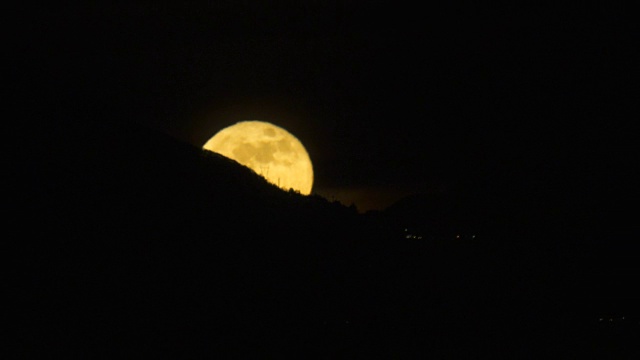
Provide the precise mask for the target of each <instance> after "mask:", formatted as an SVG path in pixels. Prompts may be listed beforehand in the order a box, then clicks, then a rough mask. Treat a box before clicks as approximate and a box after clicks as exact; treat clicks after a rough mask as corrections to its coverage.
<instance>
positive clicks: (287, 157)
mask: <svg viewBox="0 0 640 360" xmlns="http://www.w3.org/2000/svg"><path fill="white" fill-rule="evenodd" d="M203 147H204V149H206V150H211V151H214V152H217V153H220V154H222V155H224V156H226V157H229V158H231V159H233V160H236V161H237V162H239V163H240V164H242V165H245V166H247V167H249V168H251V169H252V170H253V171H255V172H256V173H258V174H260V175H262V176H263V177H265V178H266V179H267V180H268V181H269V182H271V183H273V184H276V185H278V186H279V187H281V188H283V189H285V190H289V189H294V190H297V191H299V192H300V193H302V194H306V195H308V194H310V193H311V188H312V186H313V166H312V164H311V159H310V158H309V154H308V153H307V151H306V149H305V148H304V146H303V145H302V143H300V141H299V140H298V139H297V138H296V137H295V136H293V135H291V134H290V133H289V132H287V131H286V130H285V129H283V128H281V127H278V126H276V125H273V124H270V123H268V122H263V121H241V122H238V123H236V124H235V125H232V126H229V127H227V128H224V129H222V130H220V131H219V132H218V133H217V134H215V135H214V136H213V137H212V138H211V139H209V141H207V143H206V144H205V145H204V146H203Z"/></svg>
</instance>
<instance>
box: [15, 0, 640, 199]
mask: <svg viewBox="0 0 640 360" xmlns="http://www.w3.org/2000/svg"><path fill="white" fill-rule="evenodd" d="M627 13H628V12H627V11H626V10H625V9H623V8H615V9H612V8H598V7H595V6H594V7H587V5H580V6H576V7H572V8H569V7H553V6H550V7H544V6H538V7H524V6H517V5H513V4H511V3H509V2H505V4H503V5H502V6H496V7H491V8H489V7H485V6H482V5H480V4H477V3H475V2H469V3H466V4H457V5H442V4H439V5H432V6H421V7H414V6H409V5H407V4H403V3H399V2H391V1H383V2H374V1H370V2H357V1H301V2H289V1H286V2H253V1H228V2H227V1H216V2H211V3H208V4H205V3H200V4H197V5H196V4H190V5H188V4H182V3H179V4H176V5H173V6H167V5H158V4H153V3H150V2H149V3H137V4H135V5H134V4H128V3H124V4H110V5H84V7H80V8H71V7H69V8H49V9H44V8H38V9H31V10H25V13H24V15H26V16H27V19H29V20H28V21H22V20H20V21H17V23H16V25H15V27H14V32H15V33H16V34H17V35H18V36H16V37H15V39H14V42H15V43H14V44H13V45H16V46H17V49H18V50H17V51H16V54H17V55H18V57H19V58H18V61H17V63H18V64H19V70H20V71H16V73H17V75H18V81H17V82H16V86H15V89H16V93H17V94H19V95H23V96H21V97H20V99H21V100H22V101H26V102H27V103H26V104H24V105H23V109H33V108H38V109H47V110H46V111H49V112H51V113H54V112H59V114H61V117H65V116H66V115H68V114H69V113H71V112H73V114H75V115H77V116H75V118H74V119H83V120H80V121H87V122H91V121H95V122H109V121H120V122H129V121H130V122H135V123H140V124H143V125H145V126H148V127H150V128H153V129H158V130H160V131H162V132H165V133H167V134H169V135H171V136H173V137H175V138H177V139H180V140H182V141H185V142H188V143H191V144H193V145H195V146H202V144H204V142H206V140H208V139H209V138H210V137H211V136H212V135H214V134H215V133H216V132H217V131H218V130H220V129H222V128H223V127H225V126H228V125H230V124H233V123H235V122H237V121H241V120H252V119H258V120H264V121H269V122H272V123H274V124H277V125H279V126H282V127H284V128H285V129H287V130H289V131H290V132H291V133H293V134H294V135H296V136H297V137H298V138H299V139H300V140H301V141H302V143H303V144H304V145H305V146H306V148H307V150H308V152H309V154H310V156H311V159H312V161H313V164H314V171H315V184H314V192H315V193H318V194H320V195H322V196H325V197H327V198H329V199H337V200H340V201H341V202H343V203H345V204H346V205H349V204H350V203H355V204H356V205H357V207H358V209H359V210H361V211H365V210H369V209H382V208H384V207H386V206H388V205H389V204H391V203H393V202H394V201H396V200H398V199H399V198H401V197H403V196H405V195H407V194H413V193H437V192H446V191H457V189H470V188H473V187H474V186H476V184H483V183H487V182H492V181H498V180H497V179H499V181H503V182H507V183H508V182H509V181H522V179H527V178H531V177H535V176H541V177H542V178H543V179H542V180H541V181H542V183H544V184H547V185H549V184H551V185H549V186H552V187H553V186H555V187H556V188H561V189H565V190H562V191H565V192H572V191H573V192H574V193H575V198H582V197H584V196H585V195H588V196H600V197H602V198H606V197H607V196H608V195H604V194H605V192H606V191H607V189H611V188H619V187H620V186H621V184H620V183H621V182H625V181H627V182H630V180H629V179H628V178H627V177H626V175H625V174H630V173H631V171H630V170H629V166H628V165H629V162H630V161H632V160H633V156H632V155H631V154H632V153H633V152H632V151H631V148H630V147H629V145H630V144H631V133H630V130H629V129H630V127H628V125H626V124H628V121H629V120H631V119H633V118H634V116H635V115H634V112H633V111H632V107H633V106H632V104H631V103H632V100H635V99H634V98H632V97H631V95H630V94H632V92H631V91H630V90H631V89H632V88H633V87H634V86H635V87H637V85H636V84H635V82H634V81H633V80H632V79H631V77H630V73H631V68H632V67H633V66H635V64H633V60H632V56H631V55H632V53H633V52H634V51H635V50H634V47H637V43H634V42H633V41H632V36H631V35H630V34H631V26H630V22H629V21H626V18H625V16H626V14H627ZM34 104H36V105H37V106H35V107H34V106H33V105H34ZM71 108H73V111H71V110H69V109H71ZM23 112H26V113H28V111H23ZM78 114H81V115H78ZM71 117H73V116H71ZM67 118H70V117H69V116H67ZM636 118H637V117H636ZM85 119H86V120H85ZM29 131H34V130H33V129H31V130H28V131H27V132H26V133H25V134H23V135H24V136H25V137H29V136H30V135H31V134H30V133H29ZM513 173H517V174H519V175H518V176H519V177H515V176H514V175H513ZM544 176H547V177H548V178H544ZM510 179H511V180H510ZM559 179H560V180H559ZM556 190H557V189H556ZM558 191H560V190H558ZM594 194H595V195H594Z"/></svg>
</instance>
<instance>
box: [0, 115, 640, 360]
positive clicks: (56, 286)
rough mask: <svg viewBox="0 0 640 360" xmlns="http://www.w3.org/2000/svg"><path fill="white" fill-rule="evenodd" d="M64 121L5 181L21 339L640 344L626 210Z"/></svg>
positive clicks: (115, 351)
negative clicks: (350, 191) (403, 178)
mask: <svg viewBox="0 0 640 360" xmlns="http://www.w3.org/2000/svg"><path fill="white" fill-rule="evenodd" d="M51 130H52V131H51V132H44V131H43V134H44V135H43V136H42V137H41V138H38V139H37V141H35V142H34V143H33V146H30V147H29V150H24V152H23V153H21V154H19V156H18V157H16V158H15V160H14V161H15V164H14V166H15V170H13V171H12V172H11V180H13V182H11V184H12V185H11V188H8V189H5V190H6V191H8V192H9V193H11V194H10V195H11V196H10V198H11V199H12V201H11V202H10V203H9V205H10V207H11V208H12V211H10V215H8V219H9V224H10V227H9V228H8V229H6V232H5V236H3V237H4V239H5V240H4V242H5V244H8V245H10V248H9V249H10V251H7V254H8V255H9V257H10V258H11V259H10V262H9V264H11V267H10V271H9V273H8V274H9V279H10V280H9V282H8V283H6V284H5V288H6V289H8V294H7V297H8V298H9V299H10V300H11V301H10V302H11V306H10V307H6V308H5V309H6V310H8V312H10V313H11V318H12V320H11V321H10V322H7V323H5V326H7V328H8V330H9V333H10V335H11V336H10V338H11V347H10V349H11V350H15V351H16V355H18V356H19V357H33V356H43V357H48V358H50V357H58V356H60V357H63V356H64V357H72V358H85V357H90V358H93V357H96V356H105V357H109V358H114V357H116V356H124V357H141V356H153V355H161V354H162V355H164V354H168V355H171V356H173V357H183V358H189V357H194V358H195V357H217V356H221V357H233V358H273V357H276V356H292V357H293V356H296V357H298V358H320V359H325V358H434V357H435V358H441V357H447V358H469V359H470V358H482V359H484V358H487V359H496V358H505V359H523V358H530V359H546V358H562V359H569V358H575V359H584V358H601V359H622V358H635V355H637V354H638V346H639V343H638V340H639V339H640V337H639V331H638V330H639V328H640V325H639V324H638V322H639V321H640V318H638V317H636V316H637V315H638V312H637V310H638V306H637V302H638V300H639V299H638V297H637V295H635V294H634V290H635V287H637V284H638V282H637V279H638V265H637V259H638V258H637V257H636V256H635V255H637V254H636V253H634V252H633V251H635V248H633V247H629V246H627V247H625V245H623V244H625V243H624V242H620V241H617V240H616V239H619V237H624V236H631V233H625V231H627V230H626V229H625V228H619V229H614V228H611V227H607V226H605V225H606V224H599V225H598V226H595V225H594V224H589V223H587V222H584V221H583V222H580V221H578V220H576V219H567V220H566V221H565V219H564V218H562V217H559V216H555V217H554V216H551V215H548V216H547V215H544V214H545V213H544V211H540V212H538V213H542V215H539V216H538V217H530V216H529V217H528V215H527V214H528V213H526V212H523V211H522V209H519V208H518V207H516V206H513V207H509V206H510V205H509V203H508V202H503V203H501V205H493V206H490V205H489V204H491V203H492V202H491V201H489V200H487V199H479V198H474V197H472V196H471V195H469V197H467V198H466V200H460V201H458V202H456V203H455V204H457V205H450V204H451V201H452V200H446V199H445V200H443V199H435V198H429V197H425V198H421V197H415V198H410V199H407V200H405V201H403V202H400V203H398V204H397V205H396V206H394V207H392V208H390V209H388V210H387V211H383V212H378V213H374V212H370V213H367V214H358V213H357V212H356V211H355V209H353V208H348V207H346V206H343V205H342V204H339V203H332V202H329V201H327V200H325V199H323V198H321V197H318V196H310V197H303V196H300V195H298V194H295V193H292V192H289V193H288V192H284V191H281V190H279V189H277V188H275V187H273V186H271V185H269V184H267V183H266V182H265V181H263V180H262V179H261V178H260V177H258V176H257V175H255V174H254V173H252V172H251V171H250V170H248V169H246V168H244V167H242V166H240V165H238V164H237V163H235V162H233V161H231V160H228V159H226V158H223V157H221V156H218V155H216V154H213V153H204V152H202V151H201V150H199V149H196V148H193V147H191V146H189V145H186V144H183V143H180V142H177V141H174V140H173V139H171V138H168V137H165V136H164V135H163V134H159V133H154V132H151V131H148V130H146V129H144V128H138V127H135V126H131V127H120V126H115V125H109V126H104V125H100V126H98V125H95V124H94V125H91V126H79V125H73V126H71V125H69V126H67V127H63V128H53V127H52V129H51ZM69 135H73V136H69ZM80 135H81V136H80ZM470 199H472V200H470ZM473 199H475V200H473ZM494 200H495V199H494ZM447 201H449V202H447ZM465 201H466V202H465ZM494 203H495V202H494ZM433 204H440V205H437V206H436V205H433ZM461 209H475V210H473V211H471V210H469V211H470V212H471V213H469V212H467V213H464V211H462V210H461ZM421 211H422V213H421ZM522 214H525V215H522ZM518 216H521V217H522V216H524V217H525V219H524V220H523V219H521V218H519V217H518Z"/></svg>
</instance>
